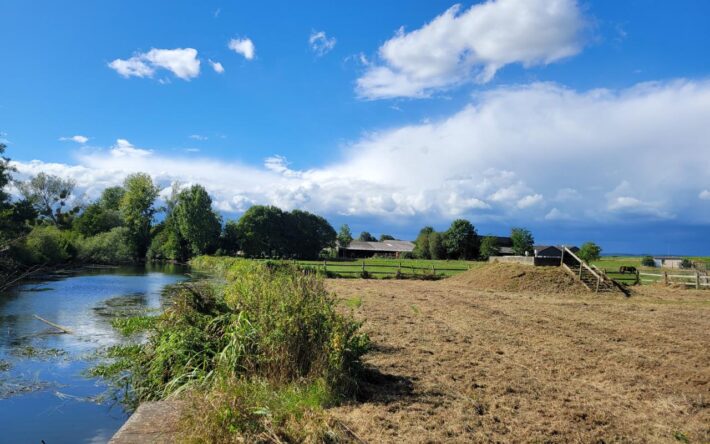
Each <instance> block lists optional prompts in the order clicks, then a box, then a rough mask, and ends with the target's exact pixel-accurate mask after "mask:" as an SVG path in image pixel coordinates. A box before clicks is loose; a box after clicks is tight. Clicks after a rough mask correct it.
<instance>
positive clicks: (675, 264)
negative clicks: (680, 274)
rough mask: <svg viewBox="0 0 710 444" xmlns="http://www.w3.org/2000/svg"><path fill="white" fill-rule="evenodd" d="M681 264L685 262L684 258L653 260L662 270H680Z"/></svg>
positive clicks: (665, 257)
mask: <svg viewBox="0 0 710 444" xmlns="http://www.w3.org/2000/svg"><path fill="white" fill-rule="evenodd" d="M681 262H683V258H682V257H678V256H656V257H654V258H653V263H654V264H655V265H656V267H661V268H680V264H681Z"/></svg>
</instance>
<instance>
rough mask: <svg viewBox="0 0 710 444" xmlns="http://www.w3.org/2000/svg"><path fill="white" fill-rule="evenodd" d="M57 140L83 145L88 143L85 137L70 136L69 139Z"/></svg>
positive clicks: (61, 138)
mask: <svg viewBox="0 0 710 444" xmlns="http://www.w3.org/2000/svg"><path fill="white" fill-rule="evenodd" d="M59 140H61V141H62V142H68V141H72V142H76V143H81V144H84V143H86V142H88V141H89V138H88V137H86V136H80V135H77V136H71V137H60V138H59Z"/></svg>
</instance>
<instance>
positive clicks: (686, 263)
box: [680, 257, 693, 270]
mask: <svg viewBox="0 0 710 444" xmlns="http://www.w3.org/2000/svg"><path fill="white" fill-rule="evenodd" d="M680 268H683V269H684V270H689V269H691V268H693V261H691V260H690V259H688V258H687V257H686V258H684V259H683V260H682V261H681V262H680Z"/></svg>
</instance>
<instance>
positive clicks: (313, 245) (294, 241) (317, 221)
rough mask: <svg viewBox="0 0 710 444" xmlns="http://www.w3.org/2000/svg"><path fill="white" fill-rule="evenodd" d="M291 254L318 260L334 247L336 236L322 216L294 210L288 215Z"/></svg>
mask: <svg viewBox="0 0 710 444" xmlns="http://www.w3.org/2000/svg"><path fill="white" fill-rule="evenodd" d="M287 219H288V224H289V225H290V226H291V227H293V228H292V229H290V230H289V233H291V236H288V237H289V238H290V239H289V250H290V251H289V254H290V255H291V256H295V257H297V258H303V259H316V258H318V256H319V255H320V252H321V251H323V249H324V248H327V247H334V246H335V240H336V234H335V230H334V229H333V227H332V226H331V225H330V224H329V223H328V221H327V220H325V219H324V218H322V217H321V216H318V215H315V214H312V213H309V212H307V211H301V210H293V211H291V213H289V214H288V217H287Z"/></svg>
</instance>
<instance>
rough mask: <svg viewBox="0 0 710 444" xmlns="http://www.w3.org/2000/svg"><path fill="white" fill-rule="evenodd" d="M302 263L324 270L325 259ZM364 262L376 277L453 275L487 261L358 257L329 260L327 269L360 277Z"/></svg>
mask: <svg viewBox="0 0 710 444" xmlns="http://www.w3.org/2000/svg"><path fill="white" fill-rule="evenodd" d="M297 262H298V263H299V264H301V265H308V266H312V267H318V269H319V270H323V265H324V262H323V261H297ZM363 264H364V265H365V271H367V272H368V274H369V275H370V276H372V277H374V278H385V277H394V276H395V275H396V273H397V271H400V273H402V274H403V275H405V276H424V275H433V274H434V273H435V274H436V275H437V276H452V275H455V274H458V273H462V272H464V271H468V270H470V269H472V268H478V267H481V266H483V265H485V264H487V262H482V261H455V260H452V261H447V260H425V259H381V258H372V259H357V260H337V261H336V260H328V261H326V262H325V269H326V270H327V271H329V272H332V273H336V274H337V275H339V276H342V277H358V276H360V274H361V273H362V270H363Z"/></svg>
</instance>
